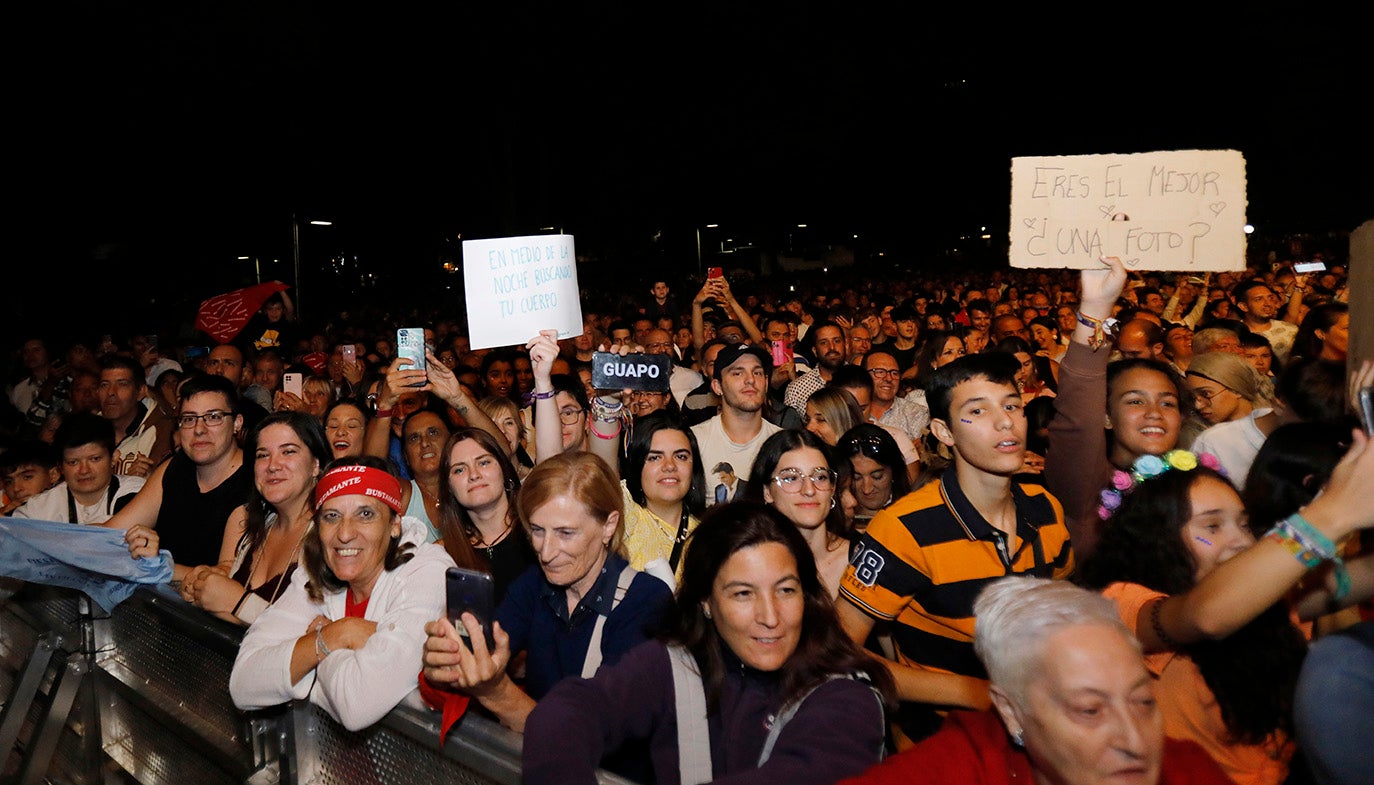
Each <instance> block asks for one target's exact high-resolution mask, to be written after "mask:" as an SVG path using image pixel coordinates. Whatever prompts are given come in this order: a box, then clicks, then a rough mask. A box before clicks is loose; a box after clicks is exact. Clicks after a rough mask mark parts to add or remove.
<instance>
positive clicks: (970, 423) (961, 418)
mask: <svg viewBox="0 0 1374 785" xmlns="http://www.w3.org/2000/svg"><path fill="white" fill-rule="evenodd" d="M959 422H961V423H965V424H967V425H972V424H973V420H965V419H964V418H963V417H960V418H959Z"/></svg>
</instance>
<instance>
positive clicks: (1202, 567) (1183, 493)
mask: <svg viewBox="0 0 1374 785" xmlns="http://www.w3.org/2000/svg"><path fill="white" fill-rule="evenodd" d="M1208 464H1210V466H1211V467H1216V466H1217V465H1218V464H1217V463H1216V461H1215V459H1213V458H1212V457H1211V456H1209V455H1205V454H1204V455H1202V456H1195V455H1193V454H1192V453H1189V452H1185V451H1183V450H1172V451H1170V452H1168V453H1165V454H1164V455H1162V456H1153V455H1146V456H1144V457H1142V458H1141V459H1139V460H1138V461H1136V463H1135V464H1134V465H1133V467H1132V470H1131V472H1130V473H1127V472H1124V471H1118V472H1117V473H1116V474H1115V475H1114V477H1113V481H1112V489H1111V490H1110V491H1107V492H1105V493H1104V495H1103V502H1104V504H1103V508H1102V512H1103V513H1104V517H1106V520H1107V525H1106V526H1105V527H1104V529H1103V534H1102V539H1101V540H1100V542H1099V543H1098V546H1097V550H1096V551H1095V552H1094V553H1093V555H1092V556H1091V557H1089V558H1088V559H1087V560H1085V561H1084V562H1083V564H1082V566H1081V567H1080V570H1079V573H1078V574H1077V575H1076V576H1075V579H1076V580H1078V581H1079V582H1080V583H1082V584H1083V585H1085V586H1087V587H1088V588H1091V589H1095V590H1097V591H1101V592H1102V593H1103V594H1104V595H1105V596H1106V597H1107V598H1108V599H1111V600H1113V601H1114V602H1115V603H1116V604H1117V607H1118V610H1119V611H1120V614H1121V617H1122V621H1124V622H1125V623H1126V626H1127V627H1130V628H1131V629H1132V631H1133V632H1134V633H1135V635H1136V636H1137V637H1138V638H1139V639H1140V642H1141V644H1142V645H1143V646H1144V649H1145V654H1146V664H1147V667H1148V668H1149V670H1150V671H1151V672H1152V673H1153V674H1154V675H1155V676H1156V677H1157V678H1158V679H1159V687H1160V689H1159V693H1160V694H1159V698H1160V705H1161V707H1162V710H1163V713H1164V722H1165V732H1166V734H1167V735H1169V736H1171V737H1175V738H1184V739H1191V740H1193V741H1196V742H1197V743H1199V744H1200V745H1202V746H1203V747H1204V748H1205V749H1206V750H1207V751H1208V753H1209V754H1211V756H1212V757H1213V759H1215V760H1216V761H1217V762H1218V763H1219V764H1221V766H1222V768H1224V769H1226V771H1227V774H1228V775H1230V776H1231V778H1232V779H1233V780H1235V781H1236V782H1237V783H1240V785H1276V784H1277V783H1280V782H1283V781H1284V778H1285V777H1286V776H1287V773H1288V772H1287V768H1288V759H1289V757H1291V755H1292V753H1293V747H1292V744H1291V742H1290V737H1291V733H1292V717H1291V708H1292V700H1293V691H1294V687H1295V685H1296V683H1297V678H1298V673H1299V670H1300V668H1301V666H1302V660H1303V655H1304V652H1305V650H1306V640H1305V638H1304V635H1303V633H1302V631H1300V630H1299V628H1298V627H1297V626H1296V625H1295V624H1294V622H1293V620H1292V619H1291V618H1290V617H1291V615H1292V611H1291V609H1290V607H1289V605H1288V603H1287V602H1285V601H1284V599H1285V595H1286V594H1287V593H1288V592H1289V591H1290V589H1292V588H1293V587H1294V586H1295V585H1297V584H1299V582H1300V581H1302V580H1303V578H1304V575H1305V574H1307V573H1308V571H1309V570H1313V569H1314V568H1318V567H1319V566H1321V565H1323V563H1324V562H1326V563H1329V566H1321V571H1322V572H1321V573H1320V574H1319V573H1313V575H1312V577H1313V578H1316V579H1317V580H1315V581H1313V583H1314V584H1316V585H1315V586H1314V587H1313V589H1312V590H1311V591H1310V596H1308V597H1304V598H1303V599H1302V601H1301V604H1300V606H1299V607H1303V608H1307V607H1313V606H1318V605H1323V604H1332V605H1336V606H1339V605H1342V604H1345V603H1350V602H1358V601H1360V600H1361V599H1364V598H1365V597H1367V596H1369V595H1370V594H1371V593H1374V578H1372V577H1371V575H1370V571H1369V564H1368V563H1367V562H1368V561H1370V560H1371V559H1370V557H1362V558H1361V560H1360V561H1358V562H1352V563H1351V564H1349V565H1346V564H1345V563H1343V562H1342V560H1341V558H1340V555H1339V552H1338V551H1337V546H1336V545H1335V543H1336V542H1339V541H1340V540H1341V539H1342V538H1344V537H1345V536H1346V535H1348V534H1350V533H1352V532H1354V531H1356V530H1359V529H1364V528H1369V527H1371V526H1374V487H1371V484H1370V483H1369V481H1368V478H1369V477H1371V476H1374V446H1371V444H1370V442H1369V440H1368V439H1367V438H1365V437H1364V436H1363V435H1359V437H1358V438H1357V439H1356V440H1355V442H1354V445H1353V446H1352V447H1351V449H1350V451H1349V452H1347V453H1346V456H1345V457H1344V458H1343V459H1342V461H1341V463H1340V464H1339V465H1338V466H1337V467H1336V468H1335V470H1334V471H1333V472H1332V476H1331V481H1330V482H1329V483H1328V484H1327V486H1326V489H1325V492H1324V493H1322V494H1321V495H1320V496H1318V497H1317V498H1315V499H1314V500H1313V501H1312V503H1310V504H1308V505H1306V506H1305V507H1303V508H1302V510H1301V511H1300V512H1298V513H1294V514H1293V515H1290V516H1288V517H1287V518H1284V519H1283V520H1282V521H1280V522H1279V523H1278V524H1277V525H1275V526H1274V527H1273V528H1272V529H1270V530H1269V532H1268V533H1267V534H1265V535H1264V536H1263V537H1262V538H1261V539H1259V540H1258V541H1256V538H1255V535H1254V533H1253V532H1252V530H1251V528H1250V525H1249V521H1248V518H1247V516H1246V513H1245V508H1244V507H1243V506H1242V503H1241V498H1240V496H1239V495H1238V494H1237V493H1236V491H1235V489H1234V488H1233V487H1232V486H1231V484H1230V483H1229V482H1228V481H1227V480H1226V478H1225V477H1224V476H1223V475H1221V474H1220V473H1219V472H1217V471H1216V470H1215V468H1209V465H1208ZM1108 516H1109V517H1108Z"/></svg>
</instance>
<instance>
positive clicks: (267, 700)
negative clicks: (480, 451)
mask: <svg viewBox="0 0 1374 785" xmlns="http://www.w3.org/2000/svg"><path fill="white" fill-rule="evenodd" d="M384 466H385V463H384V462H382V461H381V460H380V459H376V458H366V457H362V458H342V459H338V460H336V461H335V462H334V463H332V464H331V466H330V468H329V470H328V471H326V472H325V474H324V476H323V477H321V478H320V482H319V484H318V485H317V486H316V490H315V504H316V507H317V510H316V513H315V526H314V528H313V529H312V530H311V532H310V533H309V534H308V535H307V536H306V544H305V549H304V555H303V557H302V559H301V566H302V567H303V568H304V569H301V570H297V571H296V574H295V576H294V577H293V579H292V582H291V586H290V587H289V588H288V589H287V590H286V592H285V593H284V594H283V595H282V597H281V598H280V599H279V600H277V602H276V603H274V604H273V605H272V607H271V608H269V609H268V610H267V611H266V612H264V613H263V614H262V615H261V616H259V617H258V618H257V620H256V621H254V622H253V625H252V627H250V628H249V629H248V633H247V634H246V635H245V636H244V638H243V643H242V645H241V646H240V648H239V654H238V657H237V659H235V661H234V670H233V673H232V674H231V675H230V677H229V692H230V695H231V696H232V697H233V699H234V705H236V706H238V707H239V708H241V709H258V708H263V707H265V706H272V705H276V704H278V703H285V702H287V701H290V700H299V699H302V698H307V697H308V698H309V699H310V700H311V701H313V702H314V703H316V704H318V705H319V706H320V707H322V708H323V709H324V710H325V711H327V712H329V714H330V716H332V717H334V718H335V719H336V720H338V721H339V723H340V724H342V725H343V726H344V727H345V728H348V729H349V730H359V729H362V728H365V727H367V726H369V725H371V724H373V723H375V722H377V721H378V720H380V719H381V718H382V717H383V716H385V715H386V714H387V712H389V711H391V710H392V709H393V708H394V707H396V706H397V705H398V704H400V703H402V702H405V703H408V704H409V705H412V706H416V707H422V706H423V703H422V702H421V701H420V700H419V696H418V692H417V677H418V676H419V673H420V669H421V656H422V651H423V648H424V642H425V630H424V627H425V622H426V621H429V620H432V619H435V618H438V617H439V616H441V615H443V613H444V606H445V588H444V572H445V570H447V569H448V568H449V567H452V566H453V560H452V559H450V558H449V556H448V554H447V553H446V552H445V551H444V549H443V547H442V546H439V545H434V544H432V543H431V544H426V543H425V539H426V534H427V529H426V527H425V525H424V524H423V523H421V522H420V521H418V520H415V519H413V518H403V517H402V515H401V511H402V510H403V509H404V507H403V506H402V504H401V486H400V482H399V481H398V480H397V479H396V478H395V477H394V476H392V475H391V474H390V473H389V472H387V471H386V470H385V469H384V468H383V467H384Z"/></svg>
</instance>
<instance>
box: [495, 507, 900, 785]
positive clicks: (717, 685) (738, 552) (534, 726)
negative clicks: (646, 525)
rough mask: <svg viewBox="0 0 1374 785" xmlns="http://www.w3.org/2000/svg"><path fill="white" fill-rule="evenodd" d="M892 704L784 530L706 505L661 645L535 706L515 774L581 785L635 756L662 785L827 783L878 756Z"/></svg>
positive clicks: (810, 563)
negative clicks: (631, 752) (605, 759)
mask: <svg viewBox="0 0 1374 785" xmlns="http://www.w3.org/2000/svg"><path fill="white" fill-rule="evenodd" d="M892 694H893V686H892V680H891V676H889V675H888V673H887V671H886V669H884V668H882V667H881V666H879V665H878V664H877V663H875V662H874V661H873V659H871V658H870V657H868V656H867V655H865V654H864V653H863V652H862V651H861V650H860V649H859V648H858V647H857V646H855V645H854V644H853V643H851V642H850V641H849V640H848V639H847V638H846V637H845V636H844V633H843V632H842V631H841V628H840V626H839V623H838V621H837V620H836V618H835V610H834V605H833V604H832V601H831V593H830V591H829V589H827V588H826V587H825V586H824V585H822V584H821V582H820V580H819V578H818V571H817V570H816V564H815V562H814V560H813V559H812V556H811V549H810V548H809V547H808V545H807V543H806V541H805V540H804V539H803V538H802V536H801V535H800V533H799V532H798V529H797V528H796V526H794V525H792V524H791V523H790V522H789V521H787V520H786V519H785V518H784V517H783V516H782V515H781V514H779V513H778V511H777V510H776V509H774V508H772V507H768V506H765V505H763V504H759V503H757V502H750V501H743V502H735V503H732V504H725V505H720V506H718V507H715V508H713V509H712V510H711V511H710V512H709V513H708V514H707V516H706V520H705V521H703V523H702V525H701V526H700V527H698V529H697V531H696V533H695V534H694V535H693V537H692V544H691V547H690V548H689V549H688V551H687V557H686V568H685V570H684V572H683V584H682V588H681V589H680V590H679V591H678V594H677V599H676V602H675V603H674V606H673V613H672V617H671V624H670V626H669V632H668V634H667V635H666V636H665V638H664V639H663V640H661V641H655V642H653V643H651V644H646V645H644V646H640V647H639V648H637V649H635V650H634V651H632V652H630V653H629V654H628V655H626V656H625V658H624V659H623V660H621V662H620V663H619V664H618V665H615V666H612V667H607V668H603V669H602V670H601V671H600V672H599V673H598V674H597V675H596V677H595V678H593V679H582V680H575V679H574V680H568V681H566V682H564V683H562V684H560V685H559V686H558V687H557V688H556V689H554V691H553V692H551V693H550V694H549V695H548V696H546V697H545V698H544V700H542V701H540V704H539V706H538V707H537V708H536V709H535V710H534V712H533V713H532V714H531V715H530V718H529V726H528V733H527V735H528V736H529V738H528V739H527V740H526V742H527V743H526V744H525V745H524V756H523V767H522V769H523V774H524V778H525V782H527V783H531V785H539V784H540V783H592V782H595V781H596V767H597V764H598V762H599V761H600V760H601V758H602V754H603V753H604V752H605V751H607V750H610V749H615V748H617V747H621V746H630V745H631V744H635V743H639V744H647V747H648V750H649V754H650V756H651V757H652V760H653V768H654V774H655V775H656V776H655V781H657V782H659V783H663V784H664V785H671V783H686V782H708V781H721V782H723V781H726V780H728V781H729V782H731V783H776V782H786V783H791V784H792V785H811V784H812V783H817V784H819V783H830V782H834V781H836V780H838V779H840V778H842V777H846V776H852V775H854V774H858V773H859V772H861V771H863V770H864V769H866V768H867V767H868V766H870V765H872V764H873V763H876V762H877V761H878V760H879V759H880V758H881V757H882V747H883V734H884V723H883V706H884V704H885V703H888V702H890V699H891V698H890V696H891V695H892ZM688 707H690V708H688ZM836 718H843V721H839V722H837V721H836Z"/></svg>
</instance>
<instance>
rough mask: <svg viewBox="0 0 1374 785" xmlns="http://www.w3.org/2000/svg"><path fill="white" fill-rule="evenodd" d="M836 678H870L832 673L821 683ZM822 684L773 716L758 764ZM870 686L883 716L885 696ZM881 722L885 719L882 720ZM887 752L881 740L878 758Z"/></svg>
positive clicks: (764, 758)
mask: <svg viewBox="0 0 1374 785" xmlns="http://www.w3.org/2000/svg"><path fill="white" fill-rule="evenodd" d="M834 679H854V680H856V681H862V682H864V683H865V684H868V679H867V678H866V677H864V676H863V675H861V674H858V673H832V674H830V675H829V676H828V677H826V680H825V681H823V682H821V684H826V683H829V682H830V681H833V680H834ZM821 684H817V685H815V686H814V687H812V688H811V689H809V690H807V691H806V692H803V693H802V694H801V695H800V696H799V697H798V698H797V699H796V700H794V701H791V702H790V703H788V704H787V705H786V706H783V707H782V710H781V711H779V712H778V713H777V715H776V716H774V717H773V721H772V723H771V724H770V725H769V728H768V737H767V738H766V739H764V741H763V751H762V752H760V753H759V763H758V765H759V766H760V767H762V766H763V764H764V763H767V762H768V758H769V757H770V756H772V754H773V746H774V745H775V744H777V743H778V736H780V735H782V729H783V726H785V725H786V724H787V723H788V722H790V721H791V720H792V718H793V717H795V716H797V712H798V711H800V710H801V706H802V703H804V702H805V701H806V699H807V698H809V697H811V693H813V692H815V691H816V690H817V689H819V688H820V686H821ZM868 686H869V691H870V692H871V693H872V694H873V697H874V699H876V700H877V701H878V716H879V717H880V718H881V717H882V716H883V698H882V696H881V695H879V694H878V691H877V690H875V689H873V685H871V684H869V685H868ZM880 722H883V721H882V720H880ZM886 730H887V726H886V724H884V725H883V731H884V733H886ZM885 753H886V748H885V747H884V746H883V743H882V742H880V743H879V745H878V760H882V759H883V756H884V754H885Z"/></svg>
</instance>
